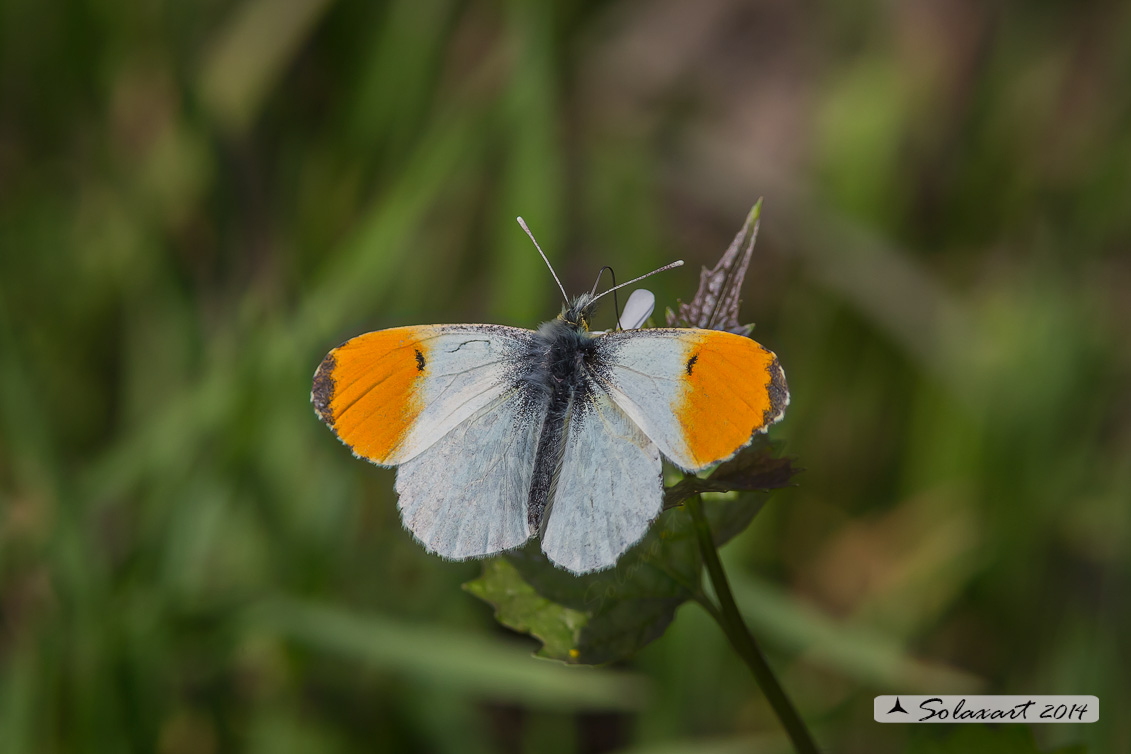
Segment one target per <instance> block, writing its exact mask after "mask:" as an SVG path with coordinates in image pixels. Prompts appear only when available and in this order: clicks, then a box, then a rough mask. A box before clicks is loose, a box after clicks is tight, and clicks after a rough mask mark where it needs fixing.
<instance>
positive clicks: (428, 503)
mask: <svg viewBox="0 0 1131 754" xmlns="http://www.w3.org/2000/svg"><path fill="white" fill-rule="evenodd" d="M519 224H521V225H522V227H523V229H524V230H526V232H527V234H530V231H529V229H527V227H526V224H525V223H524V222H523V221H522V218H519ZM530 237H531V240H532V241H533V240H534V236H533V235H531V236H530ZM534 244H535V247H538V243H537V241H535V242H534ZM538 252H539V254H542V258H543V259H546V255H545V254H544V253H542V249H541V248H540V247H539V248H538ZM546 264H547V266H549V260H546ZM681 264H682V262H675V263H673V264H670V265H667V266H666V267H662V268H660V269H659V270H656V271H655V272H660V271H662V270H666V269H669V268H671V267H676V266H679V265H681ZM550 272H551V274H554V273H553V268H552V267H551V268H550ZM651 274H655V273H654V272H653V273H649V275H651ZM644 277H648V275H643V276H641V277H639V278H636V279H634V280H630V281H629V282H627V283H624V284H622V285H619V286H615V287H614V288H610V289H609V290H607V291H605V292H604V293H601V294H600V295H593V293H589V294H582V295H580V296H577V297H576V298H574V299H572V300H571V299H569V297H568V296H566V294H565V289H564V288H563V287H562V285H561V281H558V278H557V275H556V274H554V279H555V281H558V287H559V288H560V289H561V290H562V296H563V298H564V299H565V301H566V303H565V305H564V306H563V307H562V312H561V314H559V315H558V317H557V318H556V319H553V320H551V321H549V322H545V323H543V324H542V325H541V326H540V327H539V328H538V329H537V330H524V329H521V328H517V327H504V326H502V325H423V326H415V327H394V328H391V329H388V330H378V331H377V332H371V333H366V334H365V335H359V336H358V337H356V338H353V339H351V340H348V341H346V342H345V343H343V344H342V345H340V346H338V347H337V348H335V349H334V350H332V351H330V353H329V354H327V355H326V358H325V359H323V360H322V363H321V364H320V365H319V366H318V369H317V371H315V373H314V386H313V390H312V391H311V395H310V399H311V402H312V403H313V404H314V411H315V413H317V415H318V418H319V419H321V420H322V421H323V422H325V423H326V425H327V426H328V427H329V428H330V429H331V430H332V431H333V432H334V434H335V435H336V436H337V437H338V439H339V440H341V441H342V442H343V443H344V444H345V445H346V446H347V447H348V448H349V449H350V450H351V451H353V454H354V455H355V456H357V457H358V458H363V459H365V460H367V461H371V462H372V463H375V464H378V465H380V466H396V467H398V468H397V479H396V485H395V486H396V491H397V494H398V496H399V500H398V504H397V507H398V508H399V509H400V512H401V517H402V519H403V521H404V524H405V526H406V527H407V528H408V529H409V531H411V532H412V533H413V535H414V536H415V537H416V538H417V539H418V540H419V541H420V542H421V544H423V545H424V547H425V549H427V550H428V551H429V552H433V553H436V554H437V555H440V556H442V557H445V558H450V559H452V560H464V559H468V558H483V557H487V556H490V555H495V554H497V553H501V552H505V551H507V550H512V549H514V548H516V547H519V546H520V545H522V544H523V543H525V542H526V541H527V540H529V539H530V538H531V537H534V536H537V537H538V538H539V539H540V540H541V544H542V550H543V552H545V553H546V556H547V557H548V558H549V559H550V560H551V561H552V562H553V563H554V564H555V565H557V566H559V567H561V568H565V569H566V570H568V571H571V572H573V573H576V574H582V573H589V572H591V571H599V570H602V569H605V568H610V567H612V566H613V565H614V564H615V563H616V561H617V559H618V558H619V557H620V556H621V555H622V554H623V553H624V552H625V551H626V550H628V549H629V548H630V547H631V546H632V545H633V544H635V543H636V542H637V541H638V540H639V539H640V538H641V537H643V536H644V534H645V532H646V531H647V530H648V526H649V525H650V524H651V523H652V521H653V520H655V518H656V516H658V515H659V514H660V511H661V509H662V507H663V497H664V485H663V473H662V465H661V461H660V458H661V456H663V457H664V458H667V459H668V460H669V461H671V462H672V463H673V464H675V465H676V466H678V467H679V468H681V469H683V470H684V471H689V472H696V471H700V470H702V469H705V468H706V467H708V466H711V465H712V464H716V463H718V462H720V461H723V460H726V459H728V458H730V457H732V456H733V455H734V454H735V453H737V452H738V451H739V450H741V449H742V448H744V447H746V446H747V445H749V444H750V443H751V442H752V440H753V439H754V437H755V435H757V434H758V433H759V432H764V431H766V429H767V428H768V427H769V426H770V425H771V424H773V423H774V422H776V421H778V420H779V419H781V418H782V415H783V414H784V412H785V408H786V406H787V405H788V404H789V390H788V388H787V386H786V381H785V373H784V372H783V371H782V368H781V365H780V364H779V363H778V359H777V357H776V356H775V355H774V354H773V353H771V352H770V351H769V350H767V349H766V348H764V347H762V346H761V345H759V344H758V343H755V342H754V341H753V340H751V339H749V338H746V337H743V336H741V335H736V334H733V333H729V332H723V331H720V330H700V329H693V328H657V329H644V330H641V329H636V328H638V327H639V326H640V325H641V324H643V323H644V321H645V320H646V319H647V318H648V315H649V314H650V313H651V311H652V307H653V306H654V303H655V299H654V297H652V295H651V294H650V293H648V292H647V291H635V292H634V293H633V296H632V297H630V299H629V302H628V304H627V305H626V307H625V312H624V315H623V316H622V317H621V320H620V325H621V329H619V330H615V331H610V332H605V333H595V332H590V330H589V319H590V315H591V314H592V312H593V309H594V307H595V305H596V302H597V300H598V299H599V298H601V296H604V295H605V294H607V293H611V292H612V291H614V290H617V289H619V288H622V287H624V286H626V285H631V284H632V283H635V282H637V281H638V280H641V279H642V278H644Z"/></svg>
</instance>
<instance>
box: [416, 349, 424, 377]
mask: <svg viewBox="0 0 1131 754" xmlns="http://www.w3.org/2000/svg"><path fill="white" fill-rule="evenodd" d="M416 371H418V372H423V371H424V354H422V353H421V352H420V349H419V348H417V349H416Z"/></svg>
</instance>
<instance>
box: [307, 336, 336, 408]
mask: <svg viewBox="0 0 1131 754" xmlns="http://www.w3.org/2000/svg"><path fill="white" fill-rule="evenodd" d="M336 363H337V362H336V361H335V360H334V352H333V351H331V352H330V353H328V354H326V358H324V359H322V363H321V364H319V365H318V370H317V371H316V372H315V373H314V387H313V388H312V389H311V391H310V400H311V402H312V403H313V404H314V410H315V411H316V412H318V418H319V419H321V420H322V421H324V422H326V423H327V424H330V425H332V424H333V423H334V411H333V409H331V408H330V401H331V400H332V399H333V397H334V387H335V383H334V366H335V364H336Z"/></svg>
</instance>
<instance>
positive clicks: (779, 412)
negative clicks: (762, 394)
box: [762, 355, 789, 428]
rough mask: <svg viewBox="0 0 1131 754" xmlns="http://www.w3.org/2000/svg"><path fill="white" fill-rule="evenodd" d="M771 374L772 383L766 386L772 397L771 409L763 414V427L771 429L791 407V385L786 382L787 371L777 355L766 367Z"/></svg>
mask: <svg viewBox="0 0 1131 754" xmlns="http://www.w3.org/2000/svg"><path fill="white" fill-rule="evenodd" d="M766 371H767V372H769V374H770V381H769V383H768V384H767V385H766V392H767V393H769V396H770V407H769V408H767V409H766V410H765V412H763V414H762V427H763V428H764V427H769V426H770V425H771V424H773V423H774V422H776V421H778V420H780V419H781V418H782V416H784V415H785V408H786V406H788V405H789V385H788V384H786V381H785V370H784V369H782V368H781V362H780V361H778V357H777V356H776V355H775V356H774V357H773V358H772V359H770V363H769V364H767V365H766Z"/></svg>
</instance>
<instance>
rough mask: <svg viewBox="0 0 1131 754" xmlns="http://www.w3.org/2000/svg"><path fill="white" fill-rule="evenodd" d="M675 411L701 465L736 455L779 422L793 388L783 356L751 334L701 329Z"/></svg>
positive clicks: (688, 444)
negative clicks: (788, 382)
mask: <svg viewBox="0 0 1131 754" xmlns="http://www.w3.org/2000/svg"><path fill="white" fill-rule="evenodd" d="M687 354H688V357H687V362H686V368H685V371H686V374H685V375H684V380H683V385H684V389H683V391H682V395H680V397H679V398H677V399H676V402H675V406H674V408H675V413H676V418H677V419H678V420H679V423H680V426H681V427H682V428H683V438H684V441H685V442H686V443H687V449H688V451H689V452H690V454H691V456H692V457H693V458H694V459H695V460H696V462H697V464H698V465H699V466H706V465H708V464H711V463H714V462H716V461H721V460H723V459H725V458H728V457H729V456H731V455H733V454H734V453H735V451H737V450H738V449H739V448H742V447H743V446H744V445H746V444H747V443H749V442H750V439H751V437H753V435H754V433H755V432H757V431H758V430H760V429H763V428H765V427H766V426H768V425H769V424H771V423H773V422H775V421H777V419H778V418H780V417H781V415H782V412H783V411H784V410H785V406H786V403H787V402H788V400H789V397H788V396H789V393H788V391H787V388H786V384H785V373H784V372H783V371H782V368H781V365H780V364H778V358H777V356H775V355H774V354H773V353H772V352H771V351H769V350H767V349H765V348H763V347H762V346H761V345H759V344H758V343H755V342H754V341H753V340H750V339H749V338H744V337H742V336H741V335H734V334H732V333H727V332H721V331H714V330H710V331H701V332H699V333H697V334H696V337H695V342H694V344H693V345H692V346H691V347H690V348H689V349H688V350H687Z"/></svg>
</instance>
